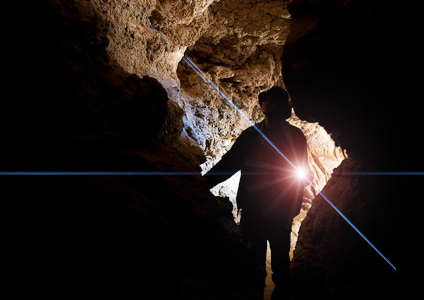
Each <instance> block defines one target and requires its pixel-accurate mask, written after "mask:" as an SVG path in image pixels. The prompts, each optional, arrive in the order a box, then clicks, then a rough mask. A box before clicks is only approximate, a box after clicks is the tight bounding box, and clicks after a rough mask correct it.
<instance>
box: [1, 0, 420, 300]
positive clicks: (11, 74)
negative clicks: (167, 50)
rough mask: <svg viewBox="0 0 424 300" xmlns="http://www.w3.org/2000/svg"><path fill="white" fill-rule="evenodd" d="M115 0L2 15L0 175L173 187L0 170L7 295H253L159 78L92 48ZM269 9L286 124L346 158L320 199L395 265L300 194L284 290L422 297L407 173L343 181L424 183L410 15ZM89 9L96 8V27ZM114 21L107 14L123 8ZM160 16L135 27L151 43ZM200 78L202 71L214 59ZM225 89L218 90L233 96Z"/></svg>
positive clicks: (366, 4) (335, 5) (384, 10)
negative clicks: (314, 130)
mask: <svg viewBox="0 0 424 300" xmlns="http://www.w3.org/2000/svg"><path fill="white" fill-rule="evenodd" d="M103 2H104V3H103ZM116 2H119V1H116ZM116 2H114V1H94V0H93V1H82V0H73V1H50V0H39V1H28V3H25V7H23V8H21V9H17V8H16V7H15V6H14V5H11V4H7V6H8V11H15V12H17V14H16V16H18V14H19V22H21V24H20V25H19V26H18V25H17V24H15V25H14V26H12V28H11V27H10V25H9V26H8V27H7V28H8V30H7V31H8V32H7V33H6V37H7V38H8V41H5V44H4V47H5V48H6V49H5V51H6V52H5V53H6V56H5V61H4V62H3V65H5V66H6V68H5V69H4V71H5V74H4V76H5V80H6V82H5V84H4V85H3V90H4V95H5V96H3V100H2V104H1V115H2V117H1V120H2V124H3V126H2V129H3V130H2V146H1V153H2V156H1V157H2V159H1V163H0V172H14V171H25V172H44V171H52V172H61V171H75V172H86V171H95V172H108V171H116V172H119V171H134V172H137V171H143V172H171V173H175V175H162V176H159V175H157V176H156V175H155V176H153V175H152V176H136V175H132V176H131V175H130V176H113V175H104V176H54V175H51V176H6V175H2V174H0V182H1V187H2V191H3V193H2V200H3V201H2V203H3V204H5V206H4V209H3V212H4V215H5V216H6V223H5V224H6V226H5V233H6V234H5V235H4V237H5V239H4V242H3V245H4V248H6V255H5V256H4V262H5V264H6V265H7V269H6V276H7V281H8V282H10V285H9V286H10V287H12V290H13V293H14V294H15V295H32V296H34V295H42V296H43V297H45V298H58V297H59V298H62V297H66V296H80V295H81V294H86V295H91V296H100V295H101V296H110V295H116V298H118V299H126V298H134V297H138V298H141V299H151V298H150V297H151V296H150V295H154V296H155V298H159V299H182V300H183V299H184V300H190V299H193V300H194V299H196V300H197V299H211V300H212V299H240V300H241V299H254V298H253V295H252V293H251V289H250V287H251V283H252V282H253V281H254V280H255V276H257V269H256V268H257V266H256V265H255V262H254V260H253V258H252V255H251V253H250V252H249V247H248V245H247V243H246V241H245V240H244V239H243V237H242V236H241V234H240V232H239V230H238V226H237V224H236V223H235V222H234V219H233V207H232V204H231V202H230V201H228V199H227V198H225V197H216V196H214V195H212V194H211V193H210V192H209V191H208V190H207V189H206V188H205V185H204V181H203V179H202V176H201V175H200V172H201V169H200V166H201V164H203V163H204V162H205V161H206V155H205V152H204V151H202V150H204V148H203V149H201V148H200V147H196V145H194V146H193V144H192V143H191V144H187V143H184V142H182V141H181V138H180V137H181V134H182V132H185V130H187V129H186V128H185V124H184V116H185V115H184V114H185V112H184V107H182V105H181V103H179V104H178V103H177V102H175V101H173V100H170V98H172V88H169V87H168V86H166V84H164V82H166V78H165V79H163V78H155V77H154V76H152V75H151V74H153V73H151V74H148V73H145V74H136V73H135V72H133V73H132V72H129V71H128V68H127V67H124V66H122V65H121V64H120V62H119V61H118V59H117V58H114V57H112V56H111V55H110V53H109V52H108V49H109V48H108V47H110V45H109V43H110V41H109V40H108V37H109V35H108V33H107V32H104V31H102V30H100V29H103V30H104V28H105V27H107V26H108V25H107V22H108V20H107V19H105V16H108V14H109V12H108V11H107V9H106V3H116ZM134 2H135V3H137V4H139V3H142V2H143V1H134ZM153 2H154V1H153ZM171 2H172V1H171ZM171 2H170V1H158V3H157V5H158V6H160V5H163V6H164V7H165V6H167V5H168V6H169V7H172V5H171V4H170V3H171ZM178 2H181V3H180V5H181V7H184V5H189V4H188V3H189V2H190V1H178ZM204 2H205V1H204ZM208 2H210V3H209V4H210V5H211V7H212V6H214V5H218V3H219V4H220V5H223V7H225V6H224V4H225V3H232V5H234V3H235V2H234V1H226V0H221V1H217V2H216V3H213V4H211V3H212V2H214V1H208ZM241 2H252V1H240V3H241ZM267 2H274V3H275V2H278V1H267ZM283 2H284V3H288V4H289V5H288V8H289V12H290V14H291V20H292V27H291V28H292V30H291V31H290V33H289V34H288V36H287V40H286V44H285V45H284V51H283V55H282V57H281V58H280V59H281V66H282V69H281V73H282V77H283V78H284V85H285V87H286V88H287V89H288V91H289V92H290V95H291V98H292V99H293V101H294V102H295V104H296V115H297V116H298V117H299V118H300V119H302V120H306V121H308V122H310V123H314V122H318V123H319V124H320V125H321V126H322V127H323V128H325V130H326V131H327V132H328V133H329V134H331V136H332V138H333V140H334V142H335V144H336V145H337V146H340V147H342V148H343V149H345V150H346V153H347V157H348V158H347V159H345V160H344V161H343V163H342V164H341V165H340V166H339V167H338V168H336V169H335V170H334V173H333V176H332V177H331V178H329V181H328V184H327V185H326V186H325V187H324V189H323V191H324V193H326V195H329V196H330V195H331V197H333V196H334V197H336V198H337V199H333V198H331V199H332V200H334V201H335V203H336V204H337V205H340V206H339V208H340V209H341V210H343V211H344V212H346V215H347V216H348V217H349V218H350V219H351V220H352V222H354V223H355V224H357V225H358V227H360V229H361V231H363V232H364V233H365V234H366V236H367V237H368V238H369V239H370V240H371V241H372V243H373V244H374V245H375V246H376V247H377V248H378V249H380V250H381V251H382V252H383V253H384V255H385V256H387V257H388V258H389V259H390V260H391V262H392V263H393V264H394V265H396V267H397V269H396V270H393V268H392V267H390V266H389V265H388V264H387V263H386V262H385V261H384V260H383V259H382V257H380V256H379V255H378V254H377V253H376V251H374V250H373V249H372V248H371V247H370V246H369V245H368V244H367V243H366V242H365V241H364V240H363V239H362V238H360V237H358V235H357V234H356V233H355V232H354V231H353V230H352V228H351V227H350V226H349V225H347V223H346V222H345V221H344V220H342V219H341V218H340V216H338V215H337V214H336V213H335V212H334V210H332V209H331V208H330V207H329V206H328V205H327V204H326V203H325V201H323V200H322V198H321V199H319V195H317V197H316V198H315V199H314V200H313V202H312V203H314V204H313V205H312V208H313V209H314V211H312V210H311V211H310V214H308V216H307V217H306V219H305V221H304V223H303V224H302V226H301V228H300V232H299V242H298V244H299V250H297V251H298V252H297V253H296V252H295V255H294V258H293V261H292V262H293V268H294V271H296V272H298V274H299V278H300V279H299V282H298V283H297V285H296V289H298V294H297V297H298V298H296V299H310V297H313V296H314V297H318V296H322V295H325V297H326V299H378V298H380V297H381V298H385V299H422V298H420V297H423V294H422V291H419V288H418V287H419V279H420V278H421V279H422V276H420V275H419V274H420V272H421V268H420V266H421V264H422V258H421V252H422V251H421V250H420V246H419V245H420V244H419V242H420V240H419V237H420V236H422V228H423V226H422V224H421V222H420V218H419V215H418V214H419V212H420V211H421V208H422V201H421V200H422V191H421V188H422V183H423V182H422V176H419V175H416V174H415V175H409V176H406V175H405V176H402V175H395V174H392V175H385V176H377V175H370V176H363V175H362V176H360V175H358V176H349V175H345V173H344V172H353V171H357V172H362V171H368V172H388V173H390V172H422V171H423V170H424V167H423V163H422V157H421V147H420V146H419V139H420V136H422V130H421V128H422V124H421V122H420V120H421V112H420V109H419V107H421V104H420V102H419V100H418V99H419V98H418V97H419V92H420V91H419V90H418V89H420V85H421V84H420V83H419V82H418V80H419V74H417V72H419V70H420V57H421V55H420V51H419V46H418V41H419V33H418V32H417V31H418V28H419V25H418V24H417V23H418V20H419V17H417V16H415V15H414V14H415V13H416V12H417V11H418V10H414V9H413V8H412V7H410V6H406V5H405V4H400V3H397V4H396V5H395V4H393V5H392V3H388V2H384V1H378V0H373V1H360V0H356V1H355V0H350V1H349V0H345V1H342V0H338V1H329V0H322V1H310V0H301V1H283ZM146 3H147V2H146ZM190 3H191V2H190ZM95 5H98V6H97V7H102V5H104V6H103V7H105V10H104V11H103V13H104V15H102V16H99V15H97V14H98V13H99V11H101V10H95V9H93V7H94V6H95ZM114 5H115V4H114ZM408 5H410V4H408ZM112 6H113V5H112ZM116 7H118V8H119V9H121V10H122V11H123V12H122V13H123V14H124V12H125V11H124V7H125V3H123V4H122V5H121V6H119V5H116ZM169 7H168V8H169ZM207 9H210V8H207ZM207 9H205V10H202V11H200V12H197V15H200V14H201V13H203V11H206V10H207ZM181 11H182V12H183V11H184V12H185V10H181ZM187 11H190V10H189V9H188V10H187ZM160 12H161V10H159V9H158V10H157V11H156V15H155V14H152V17H151V19H152V20H154V21H155V22H154V24H155V25H156V26H158V28H160V29H163V30H165V31H166V29H167V27H166V26H165V23H166V20H162V21H163V23H159V21H160V20H161V18H163V14H162V15H161V14H160ZM126 14H127V15H131V14H134V12H133V11H131V10H127V11H126ZM211 15H212V16H215V17H216V18H218V17H219V16H220V15H219V14H217V13H215V14H211ZM124 16H126V15H125V14H124ZM137 21H140V19H137ZM170 22H172V21H170ZM219 22H222V24H224V25H222V26H225V24H226V23H225V20H219ZM161 24H164V25H161ZM168 25H169V24H168ZM183 25H184V24H183ZM189 25H190V24H189ZM189 25H187V26H186V25H184V26H186V27H187V28H189V27H190V26H189ZM196 26H197V25H196ZM302 26H303V27H305V28H312V29H311V30H308V31H302V28H303V27H302ZM5 27H6V25H5ZM184 28H185V27H184ZM299 28H301V29H299ZM298 29H299V30H298ZM187 30H188V29H187ZM299 32H302V34H299ZM123 34H124V33H123ZM125 34H128V36H131V33H125ZM200 40H201V39H200ZM231 42H232V40H231V39H228V40H226V43H227V44H225V45H221V46H225V47H230V46H231ZM157 43H160V41H157ZM191 46H192V48H190V47H188V48H189V50H191V51H190V52H189V53H190V55H194V57H193V58H194V59H195V60H196V61H197V62H202V57H196V56H195V55H196V53H201V51H203V50H202V49H203V48H201V47H200V46H199V47H198V48H196V47H194V46H193V45H191ZM145 47H155V44H146V45H145ZM204 47H206V46H204ZM246 47H247V46H246ZM280 47H282V45H280ZM136 52H137V51H136ZM276 53H277V52H276ZM252 57H255V56H252ZM150 59H151V64H152V65H153V64H154V59H155V57H151V58H150ZM258 59H260V58H259V57H258ZM204 64H205V63H204ZM208 64H209V65H208V66H209V67H210V69H209V70H212V69H213V68H212V67H213V60H211V61H209V62H208ZM140 68H141V67H140ZM145 68H147V69H148V68H149V65H147V66H145ZM179 68H184V67H183V66H180V67H179ZM142 70H143V69H142ZM214 70H216V69H214ZM219 70H220V72H224V71H225V70H228V69H225V68H223V67H222V68H220V69H219ZM183 71H184V70H179V72H183ZM185 72H187V71H185ZM211 74H212V71H211ZM222 76H224V75H222ZM226 76H229V75H226ZM187 78H188V79H190V78H191V80H192V81H193V82H195V79H194V78H195V77H190V76H187ZM228 78H230V77H228ZM188 79H187V80H188ZM224 79H225V78H224ZM181 80H182V79H181ZM243 80H244V79H243ZM252 80H253V79H252ZM193 82H188V81H187V82H181V86H184V85H185V84H187V85H189V84H191V85H193ZM239 82H240V81H237V82H236V81H234V82H231V81H230V80H228V79H226V80H222V86H224V87H225V84H228V85H229V86H230V85H231V87H232V88H234V89H237V87H238V86H239V85H240V84H239ZM238 84H239V85H238ZM207 89H208V87H206V88H205V87H202V88H201V91H202V92H203V93H206V94H207V93H208V92H207V91H206V92H205V90H207ZM244 92H245V93H247V92H246V90H244ZM210 93H212V92H210ZM193 95H194V94H191V96H190V97H192V98H193V97H194V96H193ZM241 95H243V93H241ZM340 99H342V100H340ZM209 105H213V101H211V102H210V103H209ZM218 117H222V115H219V116H218ZM179 172H189V173H190V175H178V173H179ZM327 193H328V194H327ZM308 218H309V219H308ZM303 226H305V227H303ZM417 274H418V275H417Z"/></svg>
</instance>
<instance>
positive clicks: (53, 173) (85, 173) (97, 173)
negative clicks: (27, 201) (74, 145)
mask: <svg viewBox="0 0 424 300" xmlns="http://www.w3.org/2000/svg"><path fill="white" fill-rule="evenodd" d="M180 175H191V176H192V175H200V172H173V171H171V172H130V171H129V172H120V171H117V172H113V171H75V172H57V171H51V172H0V176H180Z"/></svg>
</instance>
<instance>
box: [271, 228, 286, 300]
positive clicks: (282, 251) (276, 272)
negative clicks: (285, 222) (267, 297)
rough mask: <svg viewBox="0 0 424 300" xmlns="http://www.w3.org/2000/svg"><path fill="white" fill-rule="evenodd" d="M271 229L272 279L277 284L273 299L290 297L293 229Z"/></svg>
mask: <svg viewBox="0 0 424 300" xmlns="http://www.w3.org/2000/svg"><path fill="white" fill-rule="evenodd" d="M270 231H271V232H270V234H269V244H270V248H271V269H272V281H273V282H274V284H275V288H274V291H273V295H272V299H273V300H274V299H289V295H290V288H291V287H290V285H291V282H290V280H291V272H290V256H289V251H290V235H291V229H287V228H286V227H285V226H284V227H279V226H277V228H273V229H271V230H270Z"/></svg>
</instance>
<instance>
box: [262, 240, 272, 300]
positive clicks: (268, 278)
mask: <svg viewBox="0 0 424 300" xmlns="http://www.w3.org/2000/svg"><path fill="white" fill-rule="evenodd" d="M267 244H268V247H267V250H266V272H267V275H266V279H265V284H266V286H265V290H264V300H270V299H271V294H272V291H273V289H274V283H273V282H272V279H271V274H272V271H271V250H270V248H269V243H267Z"/></svg>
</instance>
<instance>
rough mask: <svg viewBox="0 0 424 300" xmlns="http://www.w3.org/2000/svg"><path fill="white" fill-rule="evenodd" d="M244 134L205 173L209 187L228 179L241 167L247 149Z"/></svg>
mask: <svg viewBox="0 0 424 300" xmlns="http://www.w3.org/2000/svg"><path fill="white" fill-rule="evenodd" d="M242 135H243V133H242ZM242 135H240V136H239V138H238V139H237V140H236V141H235V142H234V144H233V146H232V147H231V149H230V150H228V151H227V153H225V154H224V155H223V156H222V158H221V160H220V161H218V163H217V164H215V165H214V166H213V167H212V168H211V169H210V170H209V171H208V172H207V173H206V174H205V175H204V176H205V177H206V180H207V185H208V188H209V189H211V188H213V187H214V186H216V185H217V184H219V183H221V182H223V181H225V180H227V179H228V178H230V177H231V176H232V175H234V174H235V173H236V172H238V171H239V170H240V169H241V167H242V164H243V153H244V152H245V150H246V149H245V147H244V146H243V144H244V143H243V140H244V139H243V136H242Z"/></svg>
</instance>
